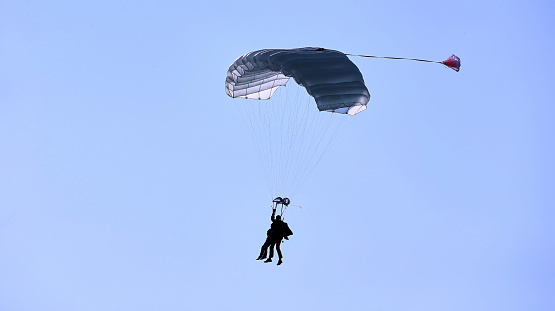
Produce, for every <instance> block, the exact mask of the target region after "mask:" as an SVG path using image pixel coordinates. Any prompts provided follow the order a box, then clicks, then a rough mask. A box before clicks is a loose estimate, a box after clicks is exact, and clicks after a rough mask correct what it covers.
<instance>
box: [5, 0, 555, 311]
mask: <svg viewBox="0 0 555 311" xmlns="http://www.w3.org/2000/svg"><path fill="white" fill-rule="evenodd" d="M554 14H555V9H554V6H553V4H552V3H550V2H549V1H487V2H483V1H465V2H463V3H460V2H459V3H457V2H446V1H419V2H414V1H388V2H387V3H373V2H370V1H337V2H323V1H280V2H259V1H243V2H235V3H234V2H223V1H222V2H218V1H204V2H201V3H186V2H184V1H156V2H154V1H153V2H148V1H136V2H134V3H131V2H125V1H94V2H93V1H3V2H1V3H0V17H1V18H0V42H1V44H0V55H1V57H0V59H1V61H0V68H1V69H0V109H1V111H0V146H2V148H0V176H1V178H0V309H1V310H11V311H20V310H95V311H97V310H153V309H157V310H162V309H165V310H192V309H194V310H217V309H224V308H225V309H226V310H252V309H255V308H257V309H259V308H263V309H266V310H281V309H284V308H286V309H290V310H301V309H304V310H316V309H319V310H337V309H342V310H361V309H364V310H426V311H429V310H488V311H489V310H553V309H554V308H555V298H553V292H555V268H554V266H553V262H555V243H554V242H555V231H554V229H553V224H552V222H553V219H555V212H554V211H553V201H554V200H553V199H554V194H553V191H552V189H553V185H554V182H555V180H554V177H553V175H554V173H555V167H554V165H553V160H552V159H553V158H554V146H553V133H554V125H553V116H554V115H555V114H554V108H553V95H552V89H553V78H552V72H553V70H554V69H555V61H554V60H553V57H552V56H553V54H554V48H553V41H554V40H553V39H554V32H553V29H554V27H553V22H552V16H553V15H554ZM303 46H322V47H326V48H330V49H337V50H340V51H343V52H346V53H352V54H371V55H384V56H400V57H413V58H425V59H432V60H443V59H445V58H446V57H448V56H449V55H450V54H451V53H454V54H456V55H458V56H459V57H461V61H462V67H461V71H460V72H459V73H455V72H453V71H451V70H450V69H446V68H444V67H442V66H441V65H435V64H425V63H416V62H407V61H389V60H375V59H362V58H352V60H353V61H354V62H355V63H356V64H357V66H358V67H359V69H360V70H361V72H362V74H363V76H364V79H365V81H366V85H367V87H368V89H369V91H370V93H371V95H372V99H371V100H370V103H369V106H368V107H369V108H368V109H367V110H366V111H364V112H362V113H361V114H360V115H359V116H357V117H356V120H355V121H354V122H353V124H352V125H351V127H350V131H352V135H348V136H345V137H344V138H343V139H339V140H338V141H337V142H336V143H335V145H334V146H333V149H332V150H330V151H329V152H327V153H326V155H325V158H324V159H323V160H322V161H321V162H320V163H319V166H318V167H317V168H316V169H315V170H314V172H313V173H312V174H311V175H310V176H309V177H308V179H307V181H306V183H305V185H304V187H303V188H302V190H301V191H299V193H298V194H297V196H296V197H294V198H291V199H292V201H293V203H294V204H297V205H301V206H302V207H303V208H302V209H298V208H295V209H290V210H289V211H288V214H287V221H288V223H289V225H290V226H291V228H292V230H293V232H294V233H295V234H294V236H293V237H292V238H291V240H290V241H287V242H286V243H285V244H283V247H282V250H283V252H284V264H283V265H281V266H279V267H277V266H275V265H273V264H272V265H268V264H266V265H265V264H263V263H260V262H257V261H255V260H254V259H255V258H256V256H257V255H258V250H259V247H260V245H261V243H262V242H263V241H264V238H265V231H266V230H267V228H268V226H269V216H270V213H271V210H270V208H269V203H270V199H271V196H270V195H269V194H268V190H267V187H266V185H265V182H264V177H263V173H262V172H261V168H260V166H259V165H258V162H257V161H258V160H257V158H256V152H255V150H254V147H253V146H252V142H251V139H250V137H249V135H248V132H247V130H246V128H245V126H244V125H243V123H242V120H241V117H240V115H239V113H238V111H237V109H236V108H235V107H234V103H233V100H232V99H231V98H229V97H227V95H226V94H225V92H224V80H225V74H226V71H227V68H228V67H229V65H230V64H231V63H232V62H233V61H234V60H235V59H236V58H237V57H238V56H240V55H243V54H245V53H247V52H249V51H252V50H257V49H263V48H295V47H303ZM290 83H291V82H290ZM345 156H348V157H349V158H350V159H355V160H357V161H358V162H359V165H357V166H356V167H350V168H345V166H343V165H340V164H341V159H343V158H344V157H345Z"/></svg>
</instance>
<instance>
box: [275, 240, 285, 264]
mask: <svg viewBox="0 0 555 311" xmlns="http://www.w3.org/2000/svg"><path fill="white" fill-rule="evenodd" d="M280 245H281V241H278V242H277V243H276V251H277V254H278V258H279V259H278V262H277V264H278V266H279V265H281V263H282V262H283V261H282V260H281V259H282V258H283V256H282V255H281V246H280Z"/></svg>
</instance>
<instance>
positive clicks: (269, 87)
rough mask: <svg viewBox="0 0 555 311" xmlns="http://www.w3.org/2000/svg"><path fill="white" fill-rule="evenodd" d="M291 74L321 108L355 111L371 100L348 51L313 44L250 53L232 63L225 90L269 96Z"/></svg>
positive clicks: (242, 95) (243, 95)
mask: <svg viewBox="0 0 555 311" xmlns="http://www.w3.org/2000/svg"><path fill="white" fill-rule="evenodd" d="M289 77H292V78H293V79H294V80H295V82H297V83H298V84H299V85H301V86H304V87H305V89H306V91H307V92H308V94H310V95H311V96H312V97H314V99H315V100H316V104H317V105H318V109H319V110H320V111H330V112H337V113H343V114H350V115H355V114H357V113H359V112H361V111H363V110H364V109H366V104H367V103H368V101H369V100H370V93H369V92H368V89H367V88H366V86H365V85H364V80H363V78H362V74H361V73H360V71H359V70H358V68H357V66H356V65H355V64H354V63H353V62H351V60H350V59H349V58H348V57H347V56H346V55H345V54H343V53H341V52H339V51H334V50H328V49H323V48H313V47H306V48H299V49H269V50H259V51H254V52H250V53H247V54H245V55H243V56H241V57H239V58H238V59H237V60H235V62H233V64H231V66H229V70H228V71H227V77H226V79H225V90H226V93H227V95H229V96H231V97H233V98H237V97H240V98H250V99H269V98H270V97H271V96H272V95H273V94H274V92H275V91H276V89H277V88H278V87H280V86H282V85H285V84H286V83H287V81H289Z"/></svg>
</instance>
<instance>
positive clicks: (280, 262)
mask: <svg viewBox="0 0 555 311" xmlns="http://www.w3.org/2000/svg"><path fill="white" fill-rule="evenodd" d="M282 263H283V261H282V260H281V258H280V259H279V260H278V263H277V265H278V266H279V265H281V264H282Z"/></svg>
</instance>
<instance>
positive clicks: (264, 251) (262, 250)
mask: <svg viewBox="0 0 555 311" xmlns="http://www.w3.org/2000/svg"><path fill="white" fill-rule="evenodd" d="M268 246H270V241H269V239H268V238H266V241H264V244H262V247H261V248H260V255H259V256H258V258H256V260H261V259H264V258H266V255H268Z"/></svg>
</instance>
